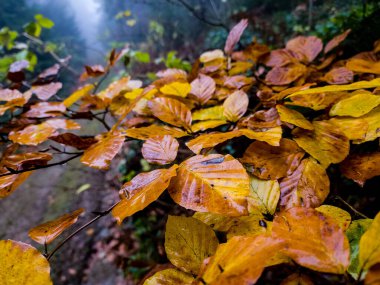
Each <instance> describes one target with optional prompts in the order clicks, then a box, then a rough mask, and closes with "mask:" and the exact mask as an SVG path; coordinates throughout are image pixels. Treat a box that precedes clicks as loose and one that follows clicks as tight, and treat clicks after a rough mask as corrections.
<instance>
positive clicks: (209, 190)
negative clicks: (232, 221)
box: [169, 154, 249, 216]
mask: <svg viewBox="0 0 380 285" xmlns="http://www.w3.org/2000/svg"><path fill="white" fill-rule="evenodd" d="M169 193H170V195H171V197H172V198H173V200H174V201H175V202H176V203H178V204H180V205H181V206H182V207H185V208H187V209H192V210H195V211H201V212H213V213H221V214H225V215H230V216H239V215H245V214H247V201H246V196H248V194H249V177H248V174H247V173H246V171H245V169H244V167H243V166H242V165H241V164H240V163H239V162H238V161H237V160H236V159H234V158H233V157H232V156H230V155H226V156H223V155H220V154H211V155H207V156H203V155H197V156H193V157H191V158H189V159H187V160H185V161H184V162H182V163H181V164H180V166H179V168H178V175H177V176H176V177H175V178H174V179H173V180H172V182H171V184H170V187H169Z"/></svg>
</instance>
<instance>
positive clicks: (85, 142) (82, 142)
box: [49, 133, 97, 150]
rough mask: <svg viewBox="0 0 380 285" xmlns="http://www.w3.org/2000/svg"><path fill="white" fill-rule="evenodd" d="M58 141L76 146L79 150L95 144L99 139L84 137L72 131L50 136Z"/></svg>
mask: <svg viewBox="0 0 380 285" xmlns="http://www.w3.org/2000/svg"><path fill="white" fill-rule="evenodd" d="M49 139H50V140H53V141H55V142H57V143H60V144H63V145H68V146H72V147H75V148H77V149H79V150H84V149H88V148H89V147H90V146H91V145H93V144H95V143H96V142H97V141H96V139H94V138H91V137H89V138H82V137H80V136H77V135H75V134H72V133H64V134H60V135H58V136H52V137H49Z"/></svg>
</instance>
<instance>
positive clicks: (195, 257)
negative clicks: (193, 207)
mask: <svg viewBox="0 0 380 285" xmlns="http://www.w3.org/2000/svg"><path fill="white" fill-rule="evenodd" d="M218 245H219V242H218V239H217V237H216V235H215V233H214V231H213V230H212V229H211V228H210V227H209V226H208V225H206V224H204V223H202V222H201V221H199V220H197V219H194V218H192V217H188V218H187V217H179V216H169V217H168V221H167V223H166V232H165V251H166V254H167V257H168V259H169V260H170V262H171V263H172V264H174V265H175V266H176V267H178V268H179V269H181V270H183V271H185V272H188V273H192V274H198V272H199V269H200V267H201V265H202V262H203V260H204V259H205V258H207V257H210V256H211V255H213V254H214V253H215V251H216V248H217V247H218Z"/></svg>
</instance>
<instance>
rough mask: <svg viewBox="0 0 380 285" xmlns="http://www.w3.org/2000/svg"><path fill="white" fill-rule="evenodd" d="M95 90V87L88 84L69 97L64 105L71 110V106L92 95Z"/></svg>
mask: <svg viewBox="0 0 380 285" xmlns="http://www.w3.org/2000/svg"><path fill="white" fill-rule="evenodd" d="M92 89H94V85H92V84H86V85H84V86H83V87H81V88H79V89H78V90H76V91H75V92H74V93H73V94H71V95H70V96H69V97H67V98H66V99H65V100H64V101H63V104H64V105H65V106H66V107H67V108H69V107H70V106H71V105H73V104H74V103H75V102H77V101H78V100H80V99H81V98H82V97H84V96H85V95H88V94H90V92H91V91H92Z"/></svg>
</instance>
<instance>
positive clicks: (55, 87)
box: [28, 82, 62, 101]
mask: <svg viewBox="0 0 380 285" xmlns="http://www.w3.org/2000/svg"><path fill="white" fill-rule="evenodd" d="M61 88H62V83H61V82H51V83H48V84H44V85H34V86H32V88H31V89H30V90H29V91H28V93H32V94H36V96H37V98H38V99H40V100H42V101H46V100H49V99H50V97H52V96H54V95H55V94H57V92H58V91H59V90H60V89H61Z"/></svg>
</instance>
